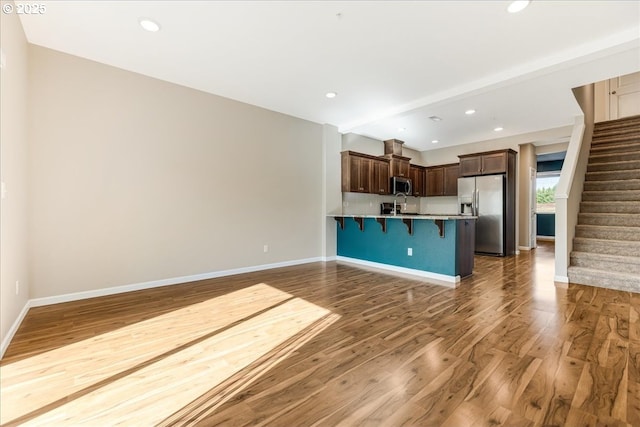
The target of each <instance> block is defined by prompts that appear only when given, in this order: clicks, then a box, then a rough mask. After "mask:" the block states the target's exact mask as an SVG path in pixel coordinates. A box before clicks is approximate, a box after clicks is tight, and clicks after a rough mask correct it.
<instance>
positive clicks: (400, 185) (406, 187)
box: [391, 176, 411, 196]
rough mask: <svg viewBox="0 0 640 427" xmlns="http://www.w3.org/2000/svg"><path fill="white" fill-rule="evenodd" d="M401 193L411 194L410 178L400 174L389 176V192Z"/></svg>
mask: <svg viewBox="0 0 640 427" xmlns="http://www.w3.org/2000/svg"><path fill="white" fill-rule="evenodd" d="M398 193H402V194H404V195H405V196H410V195H411V180H410V179H409V178H405V177H402V176H393V177H391V194H394V195H395V194H398Z"/></svg>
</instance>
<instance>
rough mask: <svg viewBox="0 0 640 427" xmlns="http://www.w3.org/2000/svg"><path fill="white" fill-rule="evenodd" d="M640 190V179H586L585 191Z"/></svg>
mask: <svg viewBox="0 0 640 427" xmlns="http://www.w3.org/2000/svg"><path fill="white" fill-rule="evenodd" d="M625 190H640V179H622V180H616V179H614V180H602V181H585V182H584V191H625Z"/></svg>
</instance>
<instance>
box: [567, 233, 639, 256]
mask: <svg viewBox="0 0 640 427" xmlns="http://www.w3.org/2000/svg"><path fill="white" fill-rule="evenodd" d="M573 250H574V251H577V252H592V253H599V254H609V255H629V254H638V253H640V242H638V241H633V240H609V239H593V238H588V237H575V238H574V239H573Z"/></svg>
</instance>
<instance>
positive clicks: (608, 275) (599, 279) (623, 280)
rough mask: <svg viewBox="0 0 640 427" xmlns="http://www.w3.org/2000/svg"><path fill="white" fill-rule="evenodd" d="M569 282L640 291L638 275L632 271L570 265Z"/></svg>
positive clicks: (639, 277)
mask: <svg viewBox="0 0 640 427" xmlns="http://www.w3.org/2000/svg"><path fill="white" fill-rule="evenodd" d="M568 275H569V283H578V284H581V285H590V286H599V287H603V288H609V289H618V290H621V291H630V292H640V276H639V275H637V274H633V273H621V272H612V271H603V270H597V269H593V268H588V267H577V266H570V267H569V270H568Z"/></svg>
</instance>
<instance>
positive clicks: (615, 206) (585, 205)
mask: <svg viewBox="0 0 640 427" xmlns="http://www.w3.org/2000/svg"><path fill="white" fill-rule="evenodd" d="M580 212H582V213H628V214H640V203H638V202H635V201H615V202H601V201H592V202H580Z"/></svg>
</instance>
